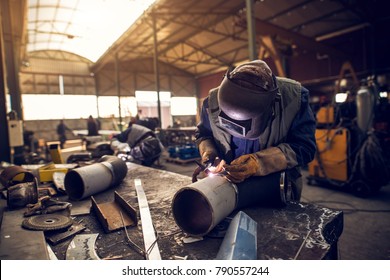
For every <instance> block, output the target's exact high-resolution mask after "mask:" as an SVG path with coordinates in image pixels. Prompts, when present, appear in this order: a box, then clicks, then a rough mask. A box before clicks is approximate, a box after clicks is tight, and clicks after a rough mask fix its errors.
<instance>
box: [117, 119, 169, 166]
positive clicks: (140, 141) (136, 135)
mask: <svg viewBox="0 0 390 280" xmlns="http://www.w3.org/2000/svg"><path fill="white" fill-rule="evenodd" d="M111 149H112V150H114V151H117V152H128V154H129V155H130V156H131V157H132V158H133V161H135V162H138V163H140V164H142V165H145V166H151V165H152V164H153V163H154V162H155V161H156V160H157V159H158V158H159V157H160V156H161V153H162V152H163V150H164V146H163V145H162V144H161V142H160V140H159V139H158V138H157V137H156V135H155V134H154V132H153V131H152V130H150V129H149V128H147V127H144V126H142V125H138V124H133V123H130V124H129V127H128V128H127V129H126V130H124V131H123V132H121V133H120V134H118V135H115V136H113V138H112V140H111Z"/></svg>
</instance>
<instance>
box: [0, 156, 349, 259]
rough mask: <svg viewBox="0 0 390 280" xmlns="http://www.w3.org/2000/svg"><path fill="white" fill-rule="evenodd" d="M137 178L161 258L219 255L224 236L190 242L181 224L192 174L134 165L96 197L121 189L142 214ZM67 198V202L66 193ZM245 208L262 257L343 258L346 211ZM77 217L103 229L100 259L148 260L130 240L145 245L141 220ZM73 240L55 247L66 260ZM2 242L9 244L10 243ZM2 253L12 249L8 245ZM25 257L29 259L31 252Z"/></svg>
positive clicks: (302, 206)
mask: <svg viewBox="0 0 390 280" xmlns="http://www.w3.org/2000/svg"><path fill="white" fill-rule="evenodd" d="M135 179H140V180H141V182H142V186H143V188H144V191H145V194H146V197H147V200H148V204H149V209H150V213H151V217H152V220H153V223H154V227H155V230H156V232H157V234H158V240H157V244H158V247H159V249H160V253H161V258H162V259H164V260H174V259H189V260H212V259H215V257H216V255H217V253H218V250H219V248H220V245H221V243H222V240H223V238H221V237H215V236H212V234H211V233H212V232H211V233H210V235H209V236H204V237H203V239H202V240H199V241H196V242H188V240H190V239H189V238H188V236H186V234H185V233H183V232H182V231H181V230H180V228H179V227H178V226H177V225H176V223H175V221H174V218H173V215H172V212H171V203H172V198H173V196H174V194H175V193H176V192H177V190H178V189H180V188H181V187H184V186H187V185H189V184H191V178H190V177H188V176H184V175H180V174H176V173H172V172H168V171H164V170H159V169H153V168H149V167H145V166H141V165H137V164H133V163H128V173H127V175H126V177H125V179H124V180H123V181H122V182H121V183H120V185H118V186H116V187H114V188H110V189H108V190H106V191H104V192H101V193H98V194H95V195H93V197H94V199H95V200H96V202H97V203H105V202H109V201H112V200H114V191H115V192H117V193H119V194H120V195H121V196H122V197H123V198H124V199H125V200H126V201H127V202H128V204H130V205H131V206H132V207H133V208H134V209H136V211H137V212H138V215H139V209H138V200H137V193H136V190H135V185H134V180H135ZM61 199H65V200H66V196H65V197H62V198H61ZM71 203H72V211H74V212H72V214H77V213H76V212H77V211H78V209H83V208H84V209H89V207H90V205H91V199H90V198H86V199H84V200H82V201H71ZM240 210H241V211H244V212H245V213H246V214H247V215H249V216H250V217H251V218H252V219H254V220H255V221H256V222H257V258H258V259H262V260H269V259H271V260H272V259H305V260H319V259H337V241H338V239H339V237H340V235H341V233H342V230H343V213H342V212H341V211H334V210H331V209H328V208H324V207H320V206H317V205H313V204H307V203H292V204H288V205H287V206H286V207H284V208H262V207H251V208H248V209H240ZM15 213H17V212H15ZM20 213H21V212H20ZM81 213H82V212H81ZM13 215H15V214H13ZM73 217H74V221H75V222H79V223H80V224H82V225H83V226H85V228H86V229H85V230H84V231H83V232H81V233H80V234H91V233H98V237H97V239H96V243H95V250H96V254H97V256H98V257H99V258H100V259H125V260H142V259H144V256H143V255H142V254H141V253H140V252H139V251H138V250H137V249H136V248H135V246H134V245H132V244H131V243H129V242H128V239H127V235H128V236H129V238H130V239H131V240H132V242H134V243H135V244H138V245H139V247H142V248H143V235H142V221H141V220H139V221H138V224H137V225H136V226H130V227H127V232H126V231H125V229H124V228H121V229H118V230H115V231H112V232H110V233H106V232H105V231H104V229H103V227H102V225H101V223H100V222H99V220H98V218H97V216H96V213H95V212H94V211H92V210H91V211H90V212H89V213H88V214H84V215H80V213H78V214H77V215H75V216H73ZM20 219H22V217H20ZM3 230H4V229H3V227H2V231H3ZM20 231H25V233H26V234H28V230H25V229H23V228H20ZM34 234H36V232H34ZM72 238H73V237H72ZM72 238H69V239H67V240H65V241H63V242H60V243H58V244H56V245H51V246H50V247H51V249H52V250H53V251H54V253H55V255H56V257H57V258H58V259H65V258H66V250H67V248H68V246H69V244H70V242H71V240H72ZM0 245H1V246H2V247H4V246H5V245H4V243H2V244H0ZM2 251H3V252H4V251H7V250H6V249H4V248H3V250H2ZM7 252H9V251H7ZM15 254H16V252H15ZM15 254H14V255H13V253H11V252H10V253H8V255H4V254H3V255H2V256H1V258H3V259H23V258H24V257H23V256H21V255H15ZM46 257H47V254H46V255H43V256H42V255H41V256H37V255H33V256H32V258H37V259H39V258H43V259H44V258H46ZM25 258H27V259H29V257H28V256H27V255H25Z"/></svg>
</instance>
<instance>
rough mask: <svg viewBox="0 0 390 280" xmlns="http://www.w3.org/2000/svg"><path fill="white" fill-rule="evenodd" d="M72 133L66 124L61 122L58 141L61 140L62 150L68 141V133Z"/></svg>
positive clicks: (58, 129)
mask: <svg viewBox="0 0 390 280" xmlns="http://www.w3.org/2000/svg"><path fill="white" fill-rule="evenodd" d="M67 130H68V131H71V130H70V129H69V128H68V127H67V126H66V124H65V122H64V120H60V123H59V124H58V125H57V134H58V140H60V147H61V149H63V148H64V144H65V142H66V140H67V137H66V131H67Z"/></svg>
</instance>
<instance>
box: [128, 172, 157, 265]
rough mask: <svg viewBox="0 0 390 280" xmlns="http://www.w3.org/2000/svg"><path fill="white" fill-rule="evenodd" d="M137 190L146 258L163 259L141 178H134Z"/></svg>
mask: <svg viewBox="0 0 390 280" xmlns="http://www.w3.org/2000/svg"><path fill="white" fill-rule="evenodd" d="M134 186H135V190H136V191H137V197H138V205H139V209H140V216H141V221H142V233H143V236H144V245H145V252H146V258H147V259H148V260H161V255H160V250H159V248H158V244H157V237H156V234H155V230H154V226H153V221H152V216H151V215H150V210H149V205H148V201H147V199H146V195H145V192H144V188H143V187H142V183H141V180H140V179H135V180H134Z"/></svg>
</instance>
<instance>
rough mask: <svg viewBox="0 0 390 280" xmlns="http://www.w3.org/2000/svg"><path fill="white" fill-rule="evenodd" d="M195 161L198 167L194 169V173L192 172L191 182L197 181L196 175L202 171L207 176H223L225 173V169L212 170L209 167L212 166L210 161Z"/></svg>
mask: <svg viewBox="0 0 390 280" xmlns="http://www.w3.org/2000/svg"><path fill="white" fill-rule="evenodd" d="M195 163H196V164H197V165H198V167H197V168H196V169H195V171H194V173H193V174H192V183H195V182H196V181H198V175H199V174H200V173H201V172H204V173H205V174H206V175H207V176H225V175H227V172H226V170H225V169H223V170H222V171H220V172H216V173H214V172H212V171H211V167H213V166H214V165H213V163H212V162H206V163H205V164H202V163H200V162H199V161H197V160H196V161H195Z"/></svg>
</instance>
